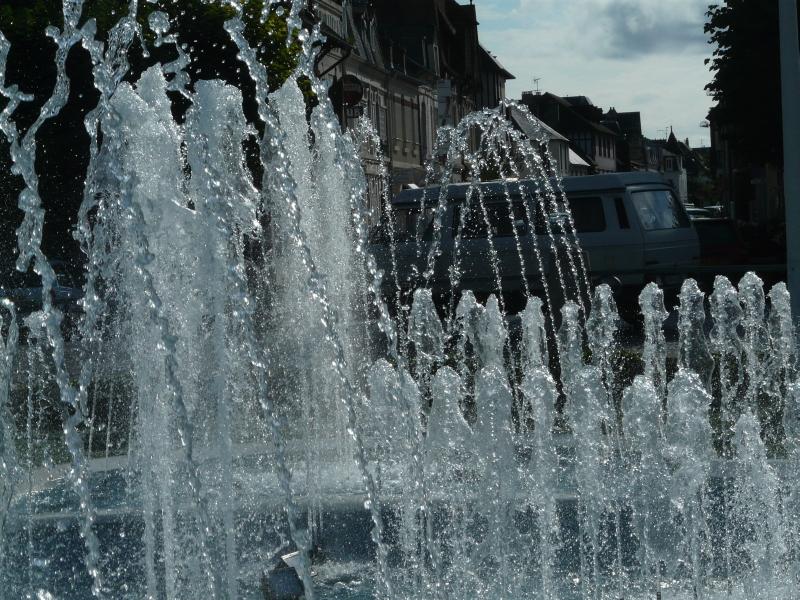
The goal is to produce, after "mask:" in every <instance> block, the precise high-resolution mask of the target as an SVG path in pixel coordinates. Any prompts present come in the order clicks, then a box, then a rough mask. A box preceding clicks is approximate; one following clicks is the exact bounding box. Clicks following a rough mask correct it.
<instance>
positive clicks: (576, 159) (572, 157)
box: [569, 148, 591, 167]
mask: <svg viewBox="0 0 800 600" xmlns="http://www.w3.org/2000/svg"><path fill="white" fill-rule="evenodd" d="M569 164H571V165H575V166H576V167H590V166H591V165H590V164H589V163H587V162H586V161H585V160H583V159H582V158H581V157H580V156H578V153H577V152H575V150H573V149H572V148H570V149H569Z"/></svg>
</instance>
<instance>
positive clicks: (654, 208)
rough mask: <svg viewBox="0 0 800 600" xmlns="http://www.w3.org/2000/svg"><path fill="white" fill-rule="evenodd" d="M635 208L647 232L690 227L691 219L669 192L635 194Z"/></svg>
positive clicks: (652, 191) (633, 195) (633, 194)
mask: <svg viewBox="0 0 800 600" xmlns="http://www.w3.org/2000/svg"><path fill="white" fill-rule="evenodd" d="M631 196H632V198H633V206H634V209H635V210H636V213H637V214H638V215H639V221H640V222H641V224H642V227H643V228H644V229H645V230H646V231H655V230H660V229H680V228H684V227H689V226H690V224H689V217H688V216H687V215H686V212H685V211H684V210H683V207H682V206H681V205H680V203H679V202H678V199H677V198H676V197H675V196H674V194H673V193H672V192H670V191H668V190H648V191H645V192H633V193H632V194H631Z"/></svg>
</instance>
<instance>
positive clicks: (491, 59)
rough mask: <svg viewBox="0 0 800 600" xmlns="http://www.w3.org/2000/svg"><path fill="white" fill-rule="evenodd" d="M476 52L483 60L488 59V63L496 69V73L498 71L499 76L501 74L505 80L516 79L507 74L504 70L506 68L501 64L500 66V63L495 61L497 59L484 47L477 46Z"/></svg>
mask: <svg viewBox="0 0 800 600" xmlns="http://www.w3.org/2000/svg"><path fill="white" fill-rule="evenodd" d="M478 51H479V52H480V53H481V55H482V56H483V57H484V58H486V59H488V60H489V62H490V63H491V64H492V65H494V67H495V68H496V69H497V71H498V72H499V73H500V74H501V75H502V76H503V77H504V78H505V79H516V77H514V76H513V75H512V74H511V73H509V72H508V70H506V68H505V67H504V66H503V65H501V64H500V61H499V60H497V57H496V56H494V55H493V54H492V53H491V52H489V51H488V50H487V49H486V48H484V47H483V45H481V44H478Z"/></svg>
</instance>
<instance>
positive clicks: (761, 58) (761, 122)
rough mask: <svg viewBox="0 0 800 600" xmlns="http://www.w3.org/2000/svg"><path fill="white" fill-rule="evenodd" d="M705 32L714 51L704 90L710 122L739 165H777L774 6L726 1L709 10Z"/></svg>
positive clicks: (778, 95) (777, 70)
mask: <svg viewBox="0 0 800 600" xmlns="http://www.w3.org/2000/svg"><path fill="white" fill-rule="evenodd" d="M706 15H707V18H708V20H707V22H706V25H705V31H706V33H707V34H708V36H709V43H710V44H713V45H714V46H715V49H714V52H713V55H712V58H710V59H708V60H706V64H708V65H709V66H710V69H711V71H712V72H713V74H714V77H713V80H712V81H711V83H709V84H708V85H707V86H706V89H707V90H708V92H709V93H710V94H711V96H712V97H713V98H714V100H715V102H716V106H715V107H714V108H712V110H711V118H712V120H713V121H714V122H715V123H716V124H717V125H718V126H719V127H720V129H721V130H722V131H724V132H725V135H726V137H727V139H728V142H729V143H730V145H731V150H732V151H733V152H734V153H735V154H736V155H737V156H738V157H740V158H741V159H742V160H743V161H745V162H747V163H749V164H754V165H759V164H760V165H763V164H765V163H771V164H775V165H780V164H781V153H782V134H781V79H780V37H779V33H778V2H777V0H767V1H763V2H754V1H753V0H724V1H723V2H722V3H720V4H719V5H712V6H710V7H709V9H708V12H707V13H706Z"/></svg>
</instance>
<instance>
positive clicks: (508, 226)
mask: <svg viewBox="0 0 800 600" xmlns="http://www.w3.org/2000/svg"><path fill="white" fill-rule="evenodd" d="M484 206H485V207H486V214H485V215H484V211H483V209H481V205H480V201H479V200H478V198H477V197H473V199H472V204H471V205H470V207H469V209H468V212H467V214H466V219H465V222H464V231H463V233H462V236H461V237H462V238H464V239H479V238H486V237H488V231H489V229H487V224H486V221H487V217H488V221H489V227H490V228H491V233H492V238H496V237H511V236H513V235H514V228H515V227H516V229H517V232H518V233H519V235H525V233H527V226H528V217H527V214H526V212H525V207H524V206H523V204H522V202H520V201H516V202H512V207H513V208H512V211H513V222H512V219H511V215H510V214H509V206H508V200H507V199H506V198H505V197H504V196H499V197H495V196H493V197H489V196H487V197H485V198H484ZM463 208H464V206H463V204H459V205H456V206H455V207H454V210H453V237H455V236H457V235H458V229H459V226H460V224H461V211H462V210H463Z"/></svg>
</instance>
